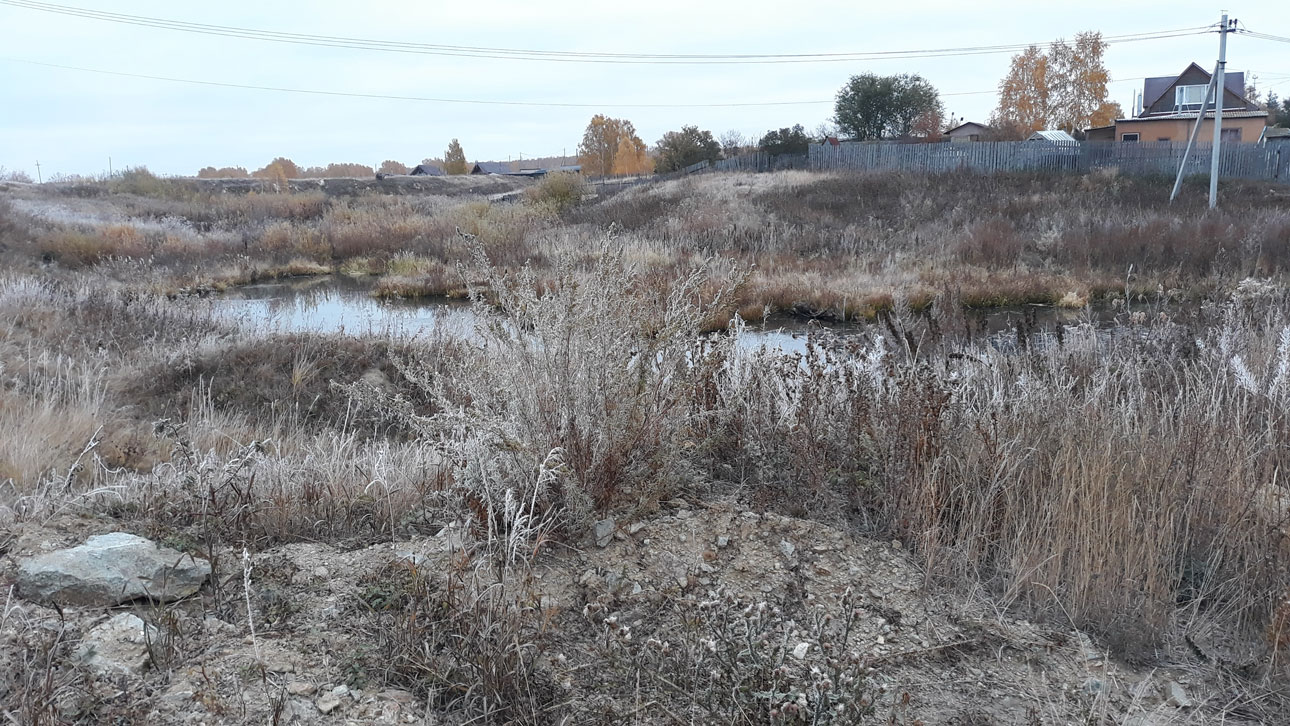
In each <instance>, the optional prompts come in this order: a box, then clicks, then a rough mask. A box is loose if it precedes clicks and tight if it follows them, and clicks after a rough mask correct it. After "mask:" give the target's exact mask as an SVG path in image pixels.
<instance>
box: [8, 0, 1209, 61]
mask: <svg viewBox="0 0 1290 726" xmlns="http://www.w3.org/2000/svg"><path fill="white" fill-rule="evenodd" d="M0 5H8V6H11V7H15V8H22V9H26V10H34V11H39V12H46V13H54V14H59V15H64V16H72V17H79V18H86V19H91V20H99V21H104V22H111V23H118V24H125V25H135V26H142V27H150V28H158V29H163V30H172V31H179V32H186V33H197V34H202V35H214V36H223V37H232V38H242V39H247V40H260V41H267V42H274V43H287V44H294V45H311V46H322V47H332V48H347V49H357V50H375V51H383V52H392V53H414V54H423V55H440V56H453V57H467V58H490V59H500V60H525V61H550V62H564V63H615V64H659V65H670V64H690V65H694V64H771V63H829V62H832V63H836V62H854V61H861V60H884V59H908V58H944V57H954V56H971V55H985V54H992V53H1013V52H1017V51H1020V50H1024V49H1026V48H1027V47H1030V46H1032V45H1034V46H1039V47H1050V46H1052V45H1053V44H1054V43H1052V42H1046V43H1011V44H1004V45H986V46H967V47H958V48H929V49H919V50H893V51H854V52H842V53H738V54H686V53H678V54H668V53H604V52H589V51H553V50H539V49H531V48H501V47H488V46H468V45H444V44H436V43H411V42H403V41H388V40H377V39H371V38H356V37H348V36H329V35H313V34H306V33H289V32H282V31H274V30H260V29H255V28H243V27H237V26H226V25H212V24H207V23H193V22H187V21H180V20H168V19H164V18H156V17H150V16H142V15H127V14H124V13H112V12H107V11H102V10H93V9H89V8H79V7H73V6H68V5H56V4H53V3H45V2H38V1H36V0H0ZM1212 27H1213V26H1212V25H1206V26H1196V27H1191V28H1176V29H1171V30H1158V31H1148V32H1141V33H1129V34H1125V35H1116V36H1108V37H1106V38H1103V42H1105V43H1107V44H1115V43H1129V42H1138V41H1144V40H1161V39H1164V38H1176V37H1182V36H1187V35H1198V34H1201V33H1206V32H1209V31H1210V29H1211V28H1212Z"/></svg>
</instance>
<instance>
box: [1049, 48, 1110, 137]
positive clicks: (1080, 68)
mask: <svg viewBox="0 0 1290 726" xmlns="http://www.w3.org/2000/svg"><path fill="white" fill-rule="evenodd" d="M1106 47H1107V44H1106V41H1104V40H1102V34H1101V33H1097V32H1091V31H1090V32H1086V33H1080V34H1078V35H1076V36H1075V42H1074V43H1071V44H1067V43H1065V42H1064V41H1060V40H1059V41H1057V42H1056V43H1054V44H1053V45H1052V46H1051V47H1050V48H1049V50H1048V74H1047V77H1048V103H1049V109H1050V112H1049V122H1050V123H1052V124H1053V125H1054V126H1056V127H1057V128H1059V129H1063V130H1065V131H1080V130H1083V129H1086V128H1089V127H1090V126H1092V125H1097V124H1094V123H1093V119H1094V118H1095V117H1098V116H1101V117H1105V116H1106V115H1107V114H1108V113H1109V112H1110V110H1111V109H1110V106H1109V104H1108V103H1107V88H1106V84H1107V81H1109V80H1110V77H1111V74H1110V73H1109V72H1108V71H1107V70H1106V65H1105V64H1104V63H1103V62H1102V56H1103V54H1105V53H1106ZM1101 125H1105V124H1101Z"/></svg>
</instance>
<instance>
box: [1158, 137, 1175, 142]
mask: <svg viewBox="0 0 1290 726" xmlns="http://www.w3.org/2000/svg"><path fill="white" fill-rule="evenodd" d="M1156 141H1173V139H1171V138H1169V137H1168V136H1161V137H1160V138H1158V139H1156Z"/></svg>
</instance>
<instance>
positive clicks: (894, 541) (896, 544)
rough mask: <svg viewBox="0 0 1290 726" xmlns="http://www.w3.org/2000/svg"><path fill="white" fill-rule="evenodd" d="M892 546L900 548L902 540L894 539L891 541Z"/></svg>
mask: <svg viewBox="0 0 1290 726" xmlns="http://www.w3.org/2000/svg"><path fill="white" fill-rule="evenodd" d="M891 548H892V549H893V550H898V549H900V548H901V544H900V540H898V539H893V540H892V541H891Z"/></svg>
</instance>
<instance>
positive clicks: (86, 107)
mask: <svg viewBox="0 0 1290 726" xmlns="http://www.w3.org/2000/svg"><path fill="white" fill-rule="evenodd" d="M55 1H56V2H57V3H58V4H59V5H64V6H73V7H80V8H92V9H94V10H98V11H109V12H114V13H126V14H130V15H136V16H147V17H152V18H162V19H166V20H177V21H184V22H188V23H205V24H211V25H223V26H236V27H241V28H253V29H261V30H272V31H286V32H292V33H308V34H316V35H326V36H346V37H357V38H367V39H380V40H390V41H408V42H417V43H435V44H453V45H468V46H490V47H499V48H526V49H541V50H558V51H585V52H614V53H651V54H662V53H694V54H735V53H757V54H768V53H827V52H870V51H889V50H912V49H928V48H957V47H964V46H983V45H996V44H1013V43H1029V42H1047V41H1051V40H1054V39H1056V38H1059V37H1067V38H1069V37H1071V36H1073V35H1074V34H1075V33H1077V32H1080V31H1083V30H1100V31H1101V32H1102V33H1103V34H1104V35H1106V36H1115V35H1123V34H1129V33H1140V32H1149V31H1159V30H1169V29H1174V28H1189V27H1195V26H1202V25H1206V24H1210V23H1216V22H1217V21H1218V16H1219V9H1218V8H1217V7H1215V6H1213V5H1211V4H1207V3H1200V2H1188V1H1185V0H1183V1H1180V2H1174V3H1171V4H1169V5H1168V6H1167V8H1168V10H1167V11H1164V10H1162V9H1161V8H1162V7H1164V6H1158V5H1143V6H1141V7H1136V6H1133V5H1120V6H1115V7H1114V9H1111V7H1110V6H1108V7H1106V8H1105V9H1102V10H1094V9H1090V8H1089V7H1087V6H1084V7H1078V8H1077V7H1076V6H1071V5H1070V4H1069V3H1062V4H1060V5H1058V4H1056V3H1053V4H1045V3H1029V4H1022V5H1018V4H1017V3H1015V2H998V1H995V0H980V1H978V2H974V3H964V2H943V1H942V0H924V1H923V2H919V3H913V4H909V5H906V4H904V3H883V4H881V5H879V4H876V3H873V4H870V3H857V2H854V1H852V2H827V1H826V2H806V1H804V2H796V3H785V2H782V0H781V1H779V2H749V1H744V2H726V1H722V2H701V1H698V0H655V1H654V2H651V3H649V4H647V5H643V4H639V3H606V2H603V1H599V2H560V1H557V0H546V1H545V2H534V1H532V0H530V1H528V2H512V1H510V0H500V1H499V0H490V1H489V2H453V3H444V2H434V1H431V0H425V1H421V2H412V1H410V0H403V1H396V0H368V1H367V2H364V3H354V2H341V1H339V0H312V1H304V0H292V1H289V2H288V1H283V2H272V1H270V2H264V1H261V2H250V1H248V0H226V1H224V2H219V3H200V4H198V3H174V2H163V1H162V0H103V1H101V2H92V0H55ZM1093 7H1096V6H1093ZM1284 8H1285V6H1284V2H1283V0H1277V1H1273V0H1266V1H1261V2H1248V3H1245V4H1243V5H1242V6H1240V7H1238V8H1232V9H1230V10H1231V15H1232V17H1234V18H1237V19H1239V20H1240V21H1242V23H1243V25H1244V26H1246V27H1248V28H1250V29H1252V30H1256V31H1261V32H1265V33H1272V34H1276V35H1282V36H1290V16H1287V14H1286V13H1285V12H1284ZM1217 46H1218V36H1217V35H1216V34H1207V35H1194V36H1188V37H1180V38H1170V39H1163V40H1151V41H1145V42H1135V43H1123V44H1117V45H1112V46H1111V47H1110V48H1109V49H1108V51H1107V55H1106V62H1107V66H1108V68H1109V69H1110V71H1111V74H1112V77H1113V78H1114V79H1136V78H1138V77H1142V76H1153V75H1166V74H1171V73H1176V72H1178V71H1180V70H1182V69H1183V68H1184V67H1185V66H1186V65H1187V64H1188V63H1189V62H1191V61H1196V62H1198V63H1200V64H1201V65H1202V66H1204V67H1206V68H1209V67H1212V65H1213V63H1214V60H1215V58H1216V56H1217ZM1008 60H1009V54H1008V53H999V54H990V55H973V56H963V57H941V58H918V59H882V60H865V61H846V62H832V63H794V64H772V65H657V64H654V65H621V64H619V65H608V64H593V63H558V62H540V61H532V60H523V61H514V60H498V59H489V58H469V57H444V56H433V55H412V54H403V53H388V52H378V51H372V50H361V49H351V48H321V47H313V46H306V45H292V44H282V43H271V42H264V41H257V40H250V39H245V38H231V37H219V36H212V35H204V34H194V33H188V32H177V31H172V30H163V29H159V28H154V27H141V26H137V25H130V24H120V23H112V22H104V21H101V20H94V19H89V18H84V17H73V16H68V15H65V14H55V13H50V12H42V11H37V10H32V9H26V8H19V7H14V6H11V5H4V4H0V166H4V167H7V168H8V169H10V170H22V171H26V172H28V173H30V174H32V175H33V176H35V171H36V169H35V162H37V161H39V162H40V164H41V171H42V174H43V175H44V176H45V178H48V177H49V176H50V175H52V174H56V173H81V174H90V173H99V172H101V171H106V169H107V165H108V157H109V156H111V157H112V162H113V165H114V166H115V167H116V168H121V167H124V166H136V165H146V166H148V167H149V168H150V169H152V170H153V171H156V172H160V173H166V174H193V173H195V172H196V171H197V169H199V168H201V167H203V166H207V165H213V166H244V167H247V168H248V169H254V168H257V167H260V166H263V165H264V164H265V163H266V162H268V161H269V160H270V159H271V158H272V157H274V156H287V157H290V158H291V159H293V160H294V161H296V163H298V164H300V165H302V166H314V165H324V164H326V163H328V162H362V163H366V164H375V163H379V162H380V161H381V160H383V159H397V160H399V161H403V162H405V163H409V164H411V163H415V162H417V161H419V160H421V159H422V158H425V157H429V156H438V155H440V154H442V153H443V150H444V148H445V146H447V144H448V141H449V140H450V139H451V138H453V137H457V138H459V139H460V140H461V143H462V146H463V147H464V148H465V151H466V155H467V157H468V158H470V159H472V160H476V159H478V160H485V159H503V160H504V159H507V158H509V157H518V156H519V155H521V154H522V155H524V156H526V157H530V156H547V155H557V154H561V153H568V154H574V153H576V152H575V149H576V147H577V144H578V141H579V139H580V138H581V136H582V131H583V129H584V128H585V126H586V124H587V121H588V119H590V117H591V116H592V115H593V114H595V113H598V112H600V113H606V114H609V115H612V116H615V117H621V118H627V119H629V120H631V121H632V122H633V123H634V124H635V126H636V129H637V130H638V131H639V133H640V135H641V137H642V138H643V139H644V140H645V141H646V142H647V143H649V144H651V145H652V144H653V143H654V142H655V141H657V140H658V138H659V137H660V136H661V135H662V134H663V133H664V132H665V131H668V130H672V129H676V128H679V127H680V126H682V125H685V124H694V125H698V126H699V127H701V128H706V129H710V130H711V131H712V132H713V133H714V134H720V133H721V132H723V131H725V130H727V129H736V130H738V131H741V132H743V133H744V134H746V135H748V136H752V137H756V136H760V135H761V134H762V133H763V132H765V131H766V130H767V129H771V128H778V127H781V126H788V125H791V124H794V123H801V124H803V125H804V126H806V127H807V128H814V127H815V126H816V125H818V124H819V123H820V122H822V121H824V120H826V119H828V118H829V117H830V116H831V115H832V99H833V97H834V95H835V94H836V92H837V90H838V88H840V87H841V86H842V85H843V83H845V82H846V80H847V78H848V77H849V76H850V75H852V74H856V73H862V72H867V71H870V72H875V73H880V74H890V73H919V74H921V75H923V76H924V77H926V78H927V79H928V80H930V81H931V82H932V83H933V84H934V85H935V86H936V87H937V88H938V89H939V90H940V92H941V93H942V94H943V95H942V99H943V101H944V102H945V106H946V110H947V111H948V112H952V113H954V114H955V115H957V116H959V117H966V118H968V119H971V120H980V121H985V120H986V118H987V117H988V116H989V114H990V111H991V109H992V108H993V107H994V103H995V96H994V94H993V89H994V88H995V87H996V86H997V84H998V81H999V79H1000V78H1001V77H1002V75H1003V74H1004V73H1005V72H1006V70H1007V67H1008ZM1228 60H1229V63H1228V68H1229V69H1230V70H1244V71H1256V75H1258V76H1259V77H1260V79H1261V80H1260V83H1259V85H1260V86H1261V87H1262V88H1263V89H1264V90H1265V92H1266V90H1267V89H1271V90H1273V91H1275V92H1277V93H1278V95H1280V96H1282V97H1285V96H1290V46H1288V45H1286V44H1284V43H1276V42H1272V41H1267V40H1259V39H1255V38H1249V37H1242V36H1240V35H1233V36H1229V44H1228ZM17 61H32V62H38V63H46V64H55V65H63V66H76V67H79V68H86V69H97V70H102V71H113V72H118V73H126V74H142V75H152V76H166V77H171V78H181V79H190V80H198V81H215V82H222V83H232V84H246V85H258V86H275V87H289V88H302V89H315V90H324V91H340V92H349V93H369V94H379V95H399V96H418V97H437V98H455V99H472V100H480V101H526V102H555V103H574V104H591V105H590V106H589V107H579V108H561V107H540V106H486V105H473V104H457V103H437V102H420V101H400V100H383V99H366V98H349V97H337V96H317V95H302V94H292V93H283V92H274V91H262V90H250V89H238V88H220V87H212V86H201V85H189V84H183V83H174V82H168V81H160V80H149V79H142V78H131V77H123V76H115V75H104V74H97V73H89V72H85V71H80V70H67V69H61V68H52V67H48V66H41V65H32V64H31V63H22V62H17ZM1140 87H1141V81H1138V80H1118V81H1117V82H1115V83H1113V84H1112V86H1111V93H1112V98H1113V100H1116V101H1119V102H1120V103H1121V104H1122V105H1124V107H1125V108H1126V110H1127V109H1128V108H1129V107H1130V106H1131V103H1132V98H1133V93H1134V90H1135V89H1137V88H1140ZM981 91H985V92H986V93H974V92H981ZM953 94H969V95H953ZM782 101H811V102H813V103H804V104H801V105H791V106H746V107H724V108H722V107H712V108H624V107H620V106H617V105H615V104H716V103H748V102H782Z"/></svg>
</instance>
